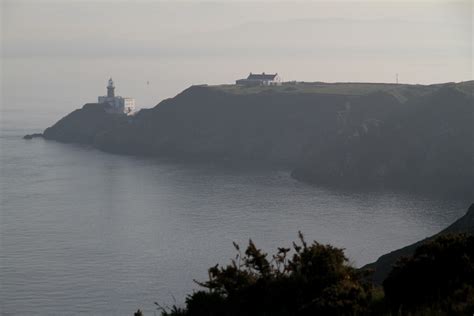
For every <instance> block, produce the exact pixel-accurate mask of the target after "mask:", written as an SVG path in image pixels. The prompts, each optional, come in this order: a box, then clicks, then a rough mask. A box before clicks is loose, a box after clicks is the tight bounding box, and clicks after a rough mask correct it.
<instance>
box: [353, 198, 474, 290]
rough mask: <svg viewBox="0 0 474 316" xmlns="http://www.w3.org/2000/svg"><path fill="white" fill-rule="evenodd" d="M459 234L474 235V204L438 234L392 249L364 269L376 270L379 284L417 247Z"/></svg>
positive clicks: (375, 280) (375, 275)
mask: <svg viewBox="0 0 474 316" xmlns="http://www.w3.org/2000/svg"><path fill="white" fill-rule="evenodd" d="M450 233H451V234H457V233H466V234H471V235H474V204H472V205H471V206H470V207H469V210H468V211H467V213H466V214H465V215H464V216H463V217H461V218H460V219H458V220H457V221H455V222H454V223H453V224H451V225H450V226H448V227H447V228H446V229H444V230H442V231H441V232H439V233H438V234H436V235H433V236H431V237H428V238H426V239H423V240H421V241H418V242H416V243H414V244H412V245H409V246H406V247H404V248H401V249H398V250H395V251H392V252H390V253H388V254H385V255H383V256H381V257H380V258H379V259H377V261H376V262H374V263H371V264H368V265H366V266H365V267H363V268H362V269H371V270H373V271H374V273H373V275H372V279H373V281H374V282H375V283H377V284H382V282H383V280H385V278H386V277H387V276H388V274H389V273H390V271H391V270H392V267H393V265H394V264H395V263H396V262H397V260H398V259H400V258H401V257H408V256H411V255H413V254H414V253H415V250H416V248H418V247H419V246H421V245H422V244H424V243H426V242H427V241H430V240H432V239H435V238H436V237H438V236H440V235H444V234H450Z"/></svg>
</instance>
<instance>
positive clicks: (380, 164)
mask: <svg viewBox="0 0 474 316" xmlns="http://www.w3.org/2000/svg"><path fill="white" fill-rule="evenodd" d="M327 145H328V146H323V147H319V148H312V150H311V151H310V152H309V153H308V154H307V155H306V156H305V160H304V161H303V162H302V163H301V164H300V165H299V167H297V168H296V169H295V171H294V176H295V177H297V178H300V179H302V180H307V181H311V182H322V183H328V184H336V185H337V184H338V183H345V184H346V185H359V184H370V185H372V186H386V187H390V188H403V189H405V190H409V191H425V192H443V191H444V192H448V191H449V192H457V193H458V194H459V195H464V196H466V197H471V196H472V194H473V193H474V104H473V99H472V97H470V96H468V95H466V94H464V93H462V92H460V91H458V90H457V89H455V88H453V87H442V88H440V89H439V90H438V91H436V92H435V93H433V94H430V95H427V96H423V97H419V98H415V99H413V100H410V101H408V102H407V103H406V104H404V106H402V107H399V108H398V109H397V111H395V112H394V113H392V115H390V116H389V117H387V118H386V119H385V120H382V121H376V120H373V119H371V120H367V121H365V122H364V123H363V124H362V125H357V124H355V125H353V126H348V128H345V129H344V130H343V131H342V132H341V133H340V134H339V135H338V136H337V139H336V140H335V141H333V142H332V143H330V144H327ZM321 162H327V163H321Z"/></svg>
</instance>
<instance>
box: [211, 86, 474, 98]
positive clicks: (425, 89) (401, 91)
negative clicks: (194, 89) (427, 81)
mask: <svg viewBox="0 0 474 316" xmlns="http://www.w3.org/2000/svg"><path fill="white" fill-rule="evenodd" d="M442 85H443V84H434V85H413V84H395V83H363V82H362V83H357V82H341V83H324V82H292V83H290V82H288V83H283V84H282V85H281V86H270V87H268V86H254V87H246V86H238V85H234V84H232V85H216V86H210V88H212V89H217V90H220V91H223V92H226V93H231V94H239V95H249V94H257V93H262V92H268V93H271V92H273V93H290V94H292V93H312V94H335V95H350V96H359V95H367V94H370V93H374V92H387V93H390V94H392V95H393V96H395V97H396V98H397V99H399V100H400V101H401V102H405V101H406V100H407V99H409V98H411V97H416V96H422V95H426V94H429V93H432V92H434V91H436V90H437V89H438V88H439V87H440V86H442ZM456 87H457V88H458V89H459V90H460V91H462V92H464V93H467V94H470V95H472V91H473V89H474V81H466V82H461V83H457V84H456Z"/></svg>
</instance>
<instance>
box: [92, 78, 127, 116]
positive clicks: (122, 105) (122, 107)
mask: <svg viewBox="0 0 474 316" xmlns="http://www.w3.org/2000/svg"><path fill="white" fill-rule="evenodd" d="M98 99H99V100H98V101H99V103H108V104H109V105H110V108H109V109H108V112H109V113H117V114H124V113H125V114H127V115H130V114H132V113H133V111H134V110H135V99H133V98H128V97H121V96H115V85H114V81H113V80H112V78H110V79H109V81H108V83H107V95H106V96H100V97H99V98H98Z"/></svg>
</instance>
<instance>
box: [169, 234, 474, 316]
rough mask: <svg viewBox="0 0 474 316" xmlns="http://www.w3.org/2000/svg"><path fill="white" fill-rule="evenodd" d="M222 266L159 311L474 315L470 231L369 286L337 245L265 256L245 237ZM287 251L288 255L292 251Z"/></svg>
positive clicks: (425, 250) (296, 247)
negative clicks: (179, 302) (181, 300)
mask: <svg viewBox="0 0 474 316" xmlns="http://www.w3.org/2000/svg"><path fill="white" fill-rule="evenodd" d="M234 246H235V248H236V250H237V252H238V254H237V256H236V258H235V259H234V260H232V262H231V264H229V265H227V266H226V267H219V266H218V265H216V266H214V267H212V268H210V269H209V280H208V281H207V282H203V283H200V282H198V284H200V285H201V286H202V287H204V288H206V290H201V291H197V292H194V293H193V294H191V295H189V296H188V298H187V299H186V306H185V308H178V307H176V306H173V308H172V309H171V310H170V309H163V308H160V309H161V310H162V316H179V315H182V316H194V315H209V316H211V315H228V316H238V315H277V316H278V315H439V316H444V315H473V314H474V236H468V235H465V234H458V235H445V236H441V237H438V238H436V239H435V240H433V241H430V242H428V243H426V244H425V245H423V246H421V247H419V248H418V249H417V250H416V252H415V254H414V255H413V256H412V257H410V258H402V259H401V260H400V261H399V262H398V263H397V265H396V266H395V267H394V269H393V270H392V272H391V273H390V274H389V276H388V277H387V279H386V280H385V281H384V288H383V289H381V288H376V287H373V286H372V285H371V284H370V283H368V282H367V281H366V280H368V278H367V274H366V273H363V272H360V271H358V270H356V269H354V268H353V267H351V266H350V265H349V264H348V262H347V258H346V257H345V256H344V252H343V250H342V249H338V248H335V247H332V246H330V245H322V244H319V243H317V242H313V243H312V244H311V245H308V244H307V243H306V242H305V240H304V238H303V236H302V235H301V233H300V242H299V243H298V244H296V243H293V250H291V249H290V248H279V249H278V252H277V254H276V255H273V256H272V257H271V259H269V258H268V255H267V254H266V253H264V252H262V250H260V249H258V248H257V247H256V246H255V244H254V243H253V242H252V241H251V240H250V242H249V245H248V247H247V249H246V250H245V252H244V253H243V254H242V252H241V250H240V248H239V246H238V245H237V244H235V243H234ZM291 254H292V255H291Z"/></svg>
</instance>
